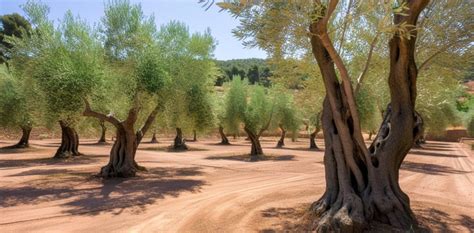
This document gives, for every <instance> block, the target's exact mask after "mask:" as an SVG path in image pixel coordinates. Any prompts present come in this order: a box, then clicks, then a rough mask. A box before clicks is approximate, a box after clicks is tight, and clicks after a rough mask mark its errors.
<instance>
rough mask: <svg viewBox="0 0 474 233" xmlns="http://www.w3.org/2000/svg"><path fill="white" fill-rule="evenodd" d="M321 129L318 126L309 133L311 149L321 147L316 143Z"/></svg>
mask: <svg viewBox="0 0 474 233" xmlns="http://www.w3.org/2000/svg"><path fill="white" fill-rule="evenodd" d="M319 131H320V129H319V128H316V129H314V131H313V132H312V133H311V134H310V135H309V149H317V150H318V149H319V147H318V145H316V136H317V135H318V133H319Z"/></svg>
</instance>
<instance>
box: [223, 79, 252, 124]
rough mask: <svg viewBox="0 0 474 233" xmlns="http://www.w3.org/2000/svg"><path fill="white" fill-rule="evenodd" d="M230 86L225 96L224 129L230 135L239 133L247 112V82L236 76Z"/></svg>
mask: <svg viewBox="0 0 474 233" xmlns="http://www.w3.org/2000/svg"><path fill="white" fill-rule="evenodd" d="M228 85H229V89H228V91H227V93H226V95H225V114H224V128H226V129H227V131H228V132H230V133H238V132H239V127H240V123H241V122H243V121H244V119H245V112H246V110H247V89H248V87H247V82H246V81H244V80H242V79H241V78H240V77H239V76H234V78H233V79H232V81H231V82H230V83H229V84H228Z"/></svg>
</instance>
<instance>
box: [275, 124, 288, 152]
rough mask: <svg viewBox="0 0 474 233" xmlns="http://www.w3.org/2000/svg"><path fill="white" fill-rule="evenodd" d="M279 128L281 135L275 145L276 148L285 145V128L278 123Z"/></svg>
mask: <svg viewBox="0 0 474 233" xmlns="http://www.w3.org/2000/svg"><path fill="white" fill-rule="evenodd" d="M279 128H280V131H281V136H280V140H278V143H277V145H276V147H277V148H282V147H283V146H285V136H286V130H285V129H284V128H283V126H282V125H280V126H279Z"/></svg>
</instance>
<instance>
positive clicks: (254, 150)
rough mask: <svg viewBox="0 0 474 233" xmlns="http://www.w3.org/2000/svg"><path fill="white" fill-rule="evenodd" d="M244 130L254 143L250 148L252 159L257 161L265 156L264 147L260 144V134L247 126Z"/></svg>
mask: <svg viewBox="0 0 474 233" xmlns="http://www.w3.org/2000/svg"><path fill="white" fill-rule="evenodd" d="M244 130H245V132H246V133H247V136H248V138H249V140H250V142H251V143H252V147H251V149H250V161H257V160H259V159H260V158H261V157H262V156H263V149H262V145H261V144H260V134H255V133H253V132H252V130H249V129H248V128H247V127H244Z"/></svg>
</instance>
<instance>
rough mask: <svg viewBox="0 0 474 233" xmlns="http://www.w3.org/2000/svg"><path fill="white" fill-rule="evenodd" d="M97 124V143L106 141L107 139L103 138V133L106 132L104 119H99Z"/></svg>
mask: <svg viewBox="0 0 474 233" xmlns="http://www.w3.org/2000/svg"><path fill="white" fill-rule="evenodd" d="M99 125H100V130H101V133H100V138H99V141H98V142H97V143H99V144H104V143H107V140H106V139H105V133H106V132H107V127H106V126H105V121H104V120H100V121H99Z"/></svg>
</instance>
